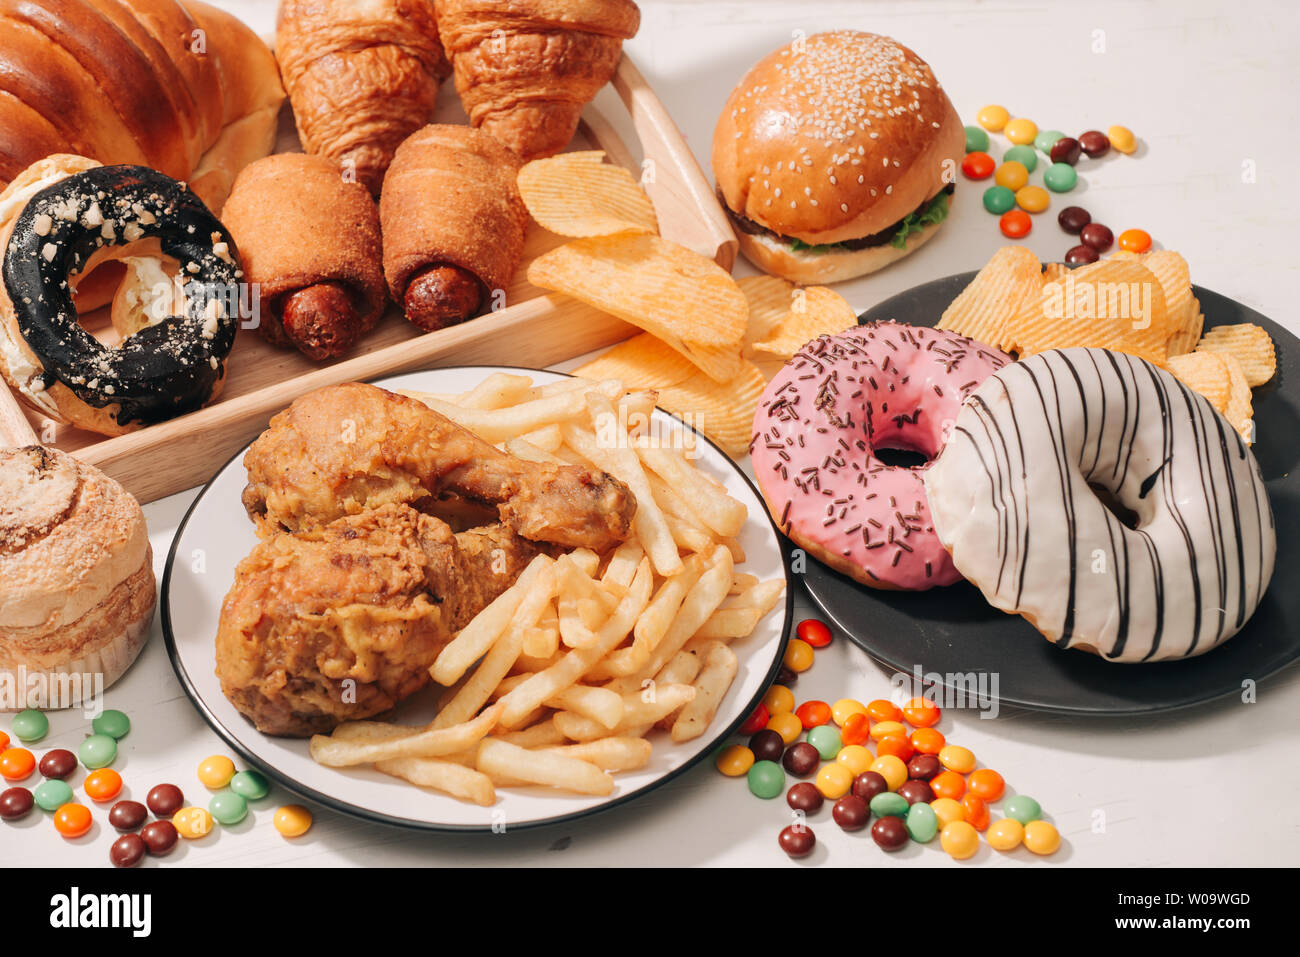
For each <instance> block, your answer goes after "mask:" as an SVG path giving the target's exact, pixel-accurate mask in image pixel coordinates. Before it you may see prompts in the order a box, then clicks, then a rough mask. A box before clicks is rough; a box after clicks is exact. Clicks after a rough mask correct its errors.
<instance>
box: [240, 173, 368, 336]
mask: <svg viewBox="0 0 1300 957" xmlns="http://www.w3.org/2000/svg"><path fill="white" fill-rule="evenodd" d="M222 219H223V220H224V221H225V223H226V225H227V227H228V228H229V229H230V231H231V232H232V233H233V234H234V236H235V242H236V243H238V245H239V250H240V253H241V254H242V255H243V262H244V272H245V281H247V282H251V283H256V284H258V285H259V286H260V290H261V293H260V294H261V321H260V326H259V328H260V329H261V331H262V334H263V335H264V336H265V337H266V338H267V340H268V341H270V342H272V343H274V344H275V345H280V346H288V345H292V346H296V347H297V348H298V349H300V350H301V351H302V352H303V353H304V354H305V355H307V356H308V357H310V358H312V359H330V358H334V357H336V356H341V355H343V354H344V353H346V352H348V351H349V350H350V349H351V348H352V347H353V346H354V345H356V343H357V341H358V340H359V339H360V338H361V337H362V336H363V335H365V334H366V333H367V332H369V331H370V330H371V329H372V328H374V326H375V323H377V322H378V321H379V317H380V315H381V314H382V313H383V310H384V306H385V304H386V303H387V297H386V296H385V293H384V276H383V271H382V249H383V244H382V242H381V240H380V235H379V211H378V210H377V209H376V207H375V203H374V200H372V199H371V198H370V193H369V192H368V191H367V190H366V188H365V187H364V186H362V185H361V184H360V183H356V182H348V181H346V180H345V179H344V178H343V175H342V172H341V170H340V167H339V166H338V164H337V163H335V162H334V161H333V160H331V159H327V158H326V157H323V156H309V155H304V154H301V153H280V154H277V155H275V156H268V157H266V159H263V160H259V161H258V162H256V163H253V164H252V165H251V166H249V167H247V168H246V169H245V170H244V171H243V172H242V173H240V174H239V178H238V179H237V180H235V185H234V188H233V189H232V190H231V193H230V199H229V200H227V201H226V205H225V208H224V209H223V210H222Z"/></svg>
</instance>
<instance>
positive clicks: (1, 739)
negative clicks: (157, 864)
mask: <svg viewBox="0 0 1300 957" xmlns="http://www.w3.org/2000/svg"><path fill="white" fill-rule="evenodd" d="M8 747H9V735H7V734H6V733H5V732H3V731H0V752H3V751H4V750H5V749H6V748H8Z"/></svg>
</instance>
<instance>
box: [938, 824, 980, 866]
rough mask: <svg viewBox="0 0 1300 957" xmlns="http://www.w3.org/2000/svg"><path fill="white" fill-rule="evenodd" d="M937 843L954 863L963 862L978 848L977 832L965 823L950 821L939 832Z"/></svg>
mask: <svg viewBox="0 0 1300 957" xmlns="http://www.w3.org/2000/svg"><path fill="white" fill-rule="evenodd" d="M939 843H940V844H941V845H942V846H943V849H944V850H945V851H947V852H948V856H949V857H951V858H952V859H953V860H955V861H964V860H966V859H967V858H968V857H971V856H973V855H974V854H975V852H976V851H978V850H979V848H980V836H979V832H978V831H976V830H975V828H973V827H971V826H970V825H969V824H968V823H966V822H965V821H952V822H950V823H948V824H945V825H944V826H943V830H942V831H940V832H939Z"/></svg>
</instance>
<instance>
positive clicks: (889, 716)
mask: <svg viewBox="0 0 1300 957" xmlns="http://www.w3.org/2000/svg"><path fill="white" fill-rule="evenodd" d="M867 714H869V715H871V720H872V721H902V720H903V712H901V711H899V710H898V707H897V706H896V705H895V704H894V702H892V701H886V700H885V699H884V698H877V699H876V700H875V701H872V702H870V703H868V704H867Z"/></svg>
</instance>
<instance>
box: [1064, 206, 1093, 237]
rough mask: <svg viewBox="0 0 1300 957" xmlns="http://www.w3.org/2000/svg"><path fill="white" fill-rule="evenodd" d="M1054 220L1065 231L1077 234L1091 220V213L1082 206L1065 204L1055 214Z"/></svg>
mask: <svg viewBox="0 0 1300 957" xmlns="http://www.w3.org/2000/svg"><path fill="white" fill-rule="evenodd" d="M1056 221H1057V222H1058V223H1060V225H1061V228H1062V229H1064V230H1065V231H1066V232H1067V233H1070V234H1072V235H1074V236H1077V235H1079V233H1080V232H1082V231H1083V227H1084V226H1087V225H1088V224H1089V223H1090V222H1092V214H1091V213H1090V212H1088V211H1087V210H1086V209H1084V208H1083V207H1082V206H1067V207H1065V209H1063V210H1061V212H1060V214H1059V215H1057V217H1056Z"/></svg>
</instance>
